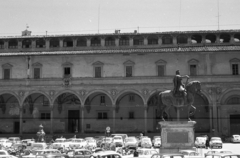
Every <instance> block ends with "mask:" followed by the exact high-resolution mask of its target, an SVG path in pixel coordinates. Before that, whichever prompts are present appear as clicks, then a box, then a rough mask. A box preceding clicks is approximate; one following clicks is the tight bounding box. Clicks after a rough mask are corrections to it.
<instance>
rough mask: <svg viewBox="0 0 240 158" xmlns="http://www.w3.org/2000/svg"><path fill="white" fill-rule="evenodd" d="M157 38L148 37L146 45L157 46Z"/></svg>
mask: <svg viewBox="0 0 240 158" xmlns="http://www.w3.org/2000/svg"><path fill="white" fill-rule="evenodd" d="M157 44H158V37H157V36H149V37H148V45H157Z"/></svg>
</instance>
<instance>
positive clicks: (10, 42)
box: [8, 39, 18, 49]
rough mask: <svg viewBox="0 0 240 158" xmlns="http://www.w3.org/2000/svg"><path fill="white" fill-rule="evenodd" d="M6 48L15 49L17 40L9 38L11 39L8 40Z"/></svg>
mask: <svg viewBox="0 0 240 158" xmlns="http://www.w3.org/2000/svg"><path fill="white" fill-rule="evenodd" d="M8 48H9V49H16V48H18V41H17V40H15V39H11V40H10V41H9V42H8Z"/></svg>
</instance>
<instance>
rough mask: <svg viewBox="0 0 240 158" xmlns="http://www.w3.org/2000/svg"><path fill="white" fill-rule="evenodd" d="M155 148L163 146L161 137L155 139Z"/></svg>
mask: <svg viewBox="0 0 240 158" xmlns="http://www.w3.org/2000/svg"><path fill="white" fill-rule="evenodd" d="M152 142H153V147H154V148H159V147H160V146H161V143H162V142H161V137H155V138H153V141H152Z"/></svg>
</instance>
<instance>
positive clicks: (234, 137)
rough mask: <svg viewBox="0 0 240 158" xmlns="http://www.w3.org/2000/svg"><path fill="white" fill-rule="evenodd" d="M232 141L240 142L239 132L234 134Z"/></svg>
mask: <svg viewBox="0 0 240 158" xmlns="http://www.w3.org/2000/svg"><path fill="white" fill-rule="evenodd" d="M231 142H232V143H240V135H238V134H234V135H232V137H231Z"/></svg>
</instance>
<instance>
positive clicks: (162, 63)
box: [155, 59, 167, 65]
mask: <svg viewBox="0 0 240 158" xmlns="http://www.w3.org/2000/svg"><path fill="white" fill-rule="evenodd" d="M155 64H156V65H166V64H167V62H166V61H165V60H162V59H160V60H158V61H156V62H155Z"/></svg>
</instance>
